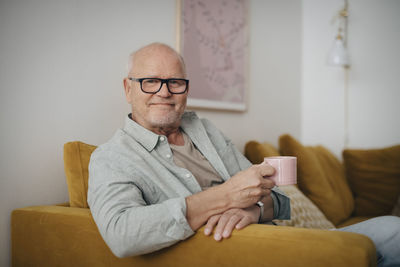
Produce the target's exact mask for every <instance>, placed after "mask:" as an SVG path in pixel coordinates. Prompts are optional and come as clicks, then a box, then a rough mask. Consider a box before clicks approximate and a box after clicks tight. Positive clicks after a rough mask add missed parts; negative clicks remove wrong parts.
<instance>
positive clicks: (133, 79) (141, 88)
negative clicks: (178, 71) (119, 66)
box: [128, 77, 189, 95]
mask: <svg viewBox="0 0 400 267" xmlns="http://www.w3.org/2000/svg"><path fill="white" fill-rule="evenodd" d="M128 79H129V80H131V81H134V82H139V83H140V90H142V92H143V93H146V94H152V95H154V94H157V93H158V92H160V90H161V88H162V87H163V84H164V83H165V84H166V85H167V89H168V92H169V93H170V94H173V95H182V94H184V93H186V92H187V90H188V88H189V80H187V79H182V78H170V79H161V78H133V77H128ZM146 79H154V80H159V81H161V84H160V88H158V90H157V91H155V92H146V91H145V90H143V85H142V84H143V80H146ZM171 80H179V81H185V82H186V87H185V90H184V91H183V92H180V93H175V92H172V91H171V90H170V89H169V86H168V82H169V81H171Z"/></svg>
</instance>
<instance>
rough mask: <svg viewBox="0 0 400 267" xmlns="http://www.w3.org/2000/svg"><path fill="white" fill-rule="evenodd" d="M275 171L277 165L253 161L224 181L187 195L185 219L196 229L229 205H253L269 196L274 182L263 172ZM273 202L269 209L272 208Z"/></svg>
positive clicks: (272, 172) (234, 206)
mask: <svg viewBox="0 0 400 267" xmlns="http://www.w3.org/2000/svg"><path fill="white" fill-rule="evenodd" d="M274 172H275V169H274V168H273V167H272V166H270V165H268V164H265V163H262V164H258V165H253V166H251V167H250V168H248V169H247V170H244V171H241V172H239V173H237V174H236V175H234V176H232V178H230V179H229V180H228V181H226V182H225V183H223V184H221V185H217V186H213V187H211V188H209V189H207V190H204V191H201V192H199V193H196V194H193V195H190V196H188V197H186V198H185V200H186V219H187V220H188V223H189V225H190V227H191V228H192V229H193V230H197V229H199V228H200V227H201V226H202V225H204V223H206V222H207V221H208V220H209V219H210V218H211V217H213V216H215V215H216V216H218V214H224V212H226V211H228V210H230V209H235V208H236V209H245V208H248V207H252V206H254V204H255V203H257V202H258V201H260V200H262V199H264V198H266V199H270V198H271V196H270V194H271V188H273V187H274V186H275V183H274V181H272V180H271V179H267V178H264V176H271V175H272V174H274ZM271 203H272V201H271ZM271 203H270V205H269V207H270V209H269V210H270V211H273V209H272V206H271V205H272V204H271ZM264 211H265V210H264ZM270 217H272V215H271V216H270ZM257 219H258V218H257Z"/></svg>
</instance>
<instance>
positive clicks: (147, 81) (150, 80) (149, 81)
mask: <svg viewBox="0 0 400 267" xmlns="http://www.w3.org/2000/svg"><path fill="white" fill-rule="evenodd" d="M145 82H146V83H158V82H159V80H157V79H148V80H145Z"/></svg>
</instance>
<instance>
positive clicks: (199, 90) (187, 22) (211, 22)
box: [177, 0, 249, 111]
mask: <svg viewBox="0 0 400 267" xmlns="http://www.w3.org/2000/svg"><path fill="white" fill-rule="evenodd" d="M177 13H178V16H177V25H178V27H177V28H178V29H177V32H178V34H177V44H178V51H179V52H180V53H181V54H182V56H183V57H184V59H185V64H186V71H187V74H188V79H189V80H190V83H189V86H190V91H189V96H188V103H187V104H188V107H189V108H190V107H193V108H209V109H223V110H236V111H244V110H246V101H247V90H248V60H249V57H248V48H249V38H248V28H249V27H248V0H177Z"/></svg>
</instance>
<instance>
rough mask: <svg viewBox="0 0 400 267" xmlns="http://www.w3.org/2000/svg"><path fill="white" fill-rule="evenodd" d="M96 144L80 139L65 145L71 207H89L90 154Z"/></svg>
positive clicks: (65, 167) (65, 162) (65, 163)
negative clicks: (86, 142)
mask: <svg viewBox="0 0 400 267" xmlns="http://www.w3.org/2000/svg"><path fill="white" fill-rule="evenodd" d="M95 149H96V146H92V145H88V144H85V143H82V142H79V141H76V142H69V143H66V144H65V145H64V169H65V175H66V178H67V185H68V194H69V204H70V206H71V207H78V208H88V207H89V206H88V203H87V190H88V178H89V171H88V167H89V160H90V155H91V154H92V152H93V151H94V150H95Z"/></svg>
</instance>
